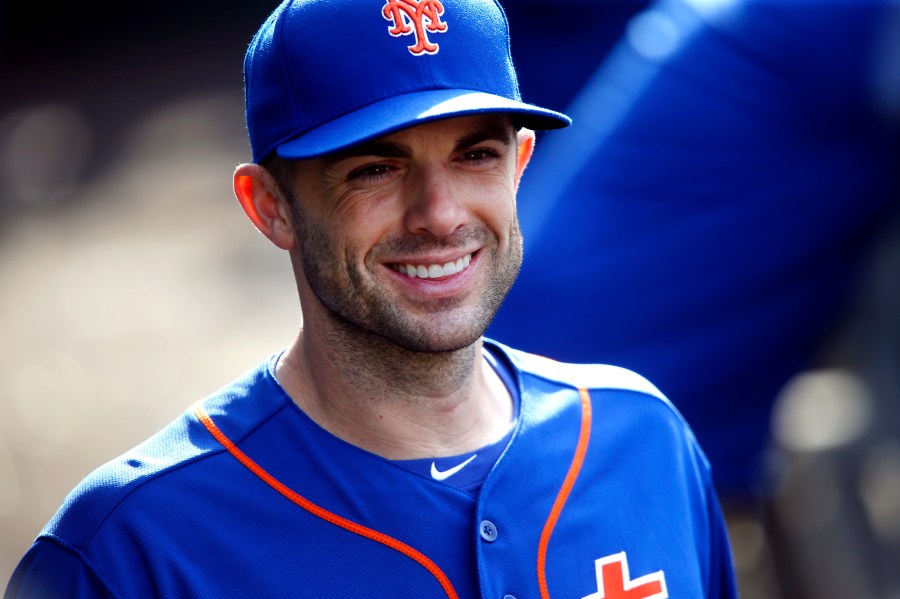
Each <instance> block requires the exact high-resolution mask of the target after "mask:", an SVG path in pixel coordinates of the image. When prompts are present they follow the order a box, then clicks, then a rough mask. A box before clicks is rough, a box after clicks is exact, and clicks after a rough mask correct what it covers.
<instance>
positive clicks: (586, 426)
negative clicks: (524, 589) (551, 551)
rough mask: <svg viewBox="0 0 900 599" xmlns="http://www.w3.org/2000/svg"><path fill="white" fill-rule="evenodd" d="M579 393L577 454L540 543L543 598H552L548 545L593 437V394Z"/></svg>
mask: <svg viewBox="0 0 900 599" xmlns="http://www.w3.org/2000/svg"><path fill="white" fill-rule="evenodd" d="M578 394H579V395H580V396H581V431H580V432H579V433H578V445H576V446H575V456H574V457H573V458H572V463H571V464H570V465H569V472H568V473H567V474H566V478H565V480H564V481H563V484H562V487H561V488H560V490H559V494H557V496H556V501H554V502H553V509H551V510H550V516H549V517H548V518H547V522H546V523H545V524H544V530H543V532H541V542H540V544H539V545H538V559H537V575H538V586H539V587H540V590H541V599H550V591H549V590H548V589H547V545H549V544H550V535H552V534H553V528H554V527H555V526H556V521H557V520H559V515H560V513H562V509H563V506H564V505H565V503H566V500H567V499H568V498H569V493H571V491H572V487H573V486H574V485H575V479H576V478H578V473H579V472H580V471H581V465H582V464H583V463H584V455H585V454H586V453H587V446H588V440H589V439H590V438H591V396H590V394H589V393H588V392H587V389H579V390H578Z"/></svg>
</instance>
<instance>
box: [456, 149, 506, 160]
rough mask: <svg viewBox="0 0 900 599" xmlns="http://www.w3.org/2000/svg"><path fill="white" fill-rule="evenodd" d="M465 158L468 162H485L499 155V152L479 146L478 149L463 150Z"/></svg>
mask: <svg viewBox="0 0 900 599" xmlns="http://www.w3.org/2000/svg"><path fill="white" fill-rule="evenodd" d="M462 156H463V160H466V161H467V162H484V161H486V160H492V159H494V158H497V157H498V154H497V152H495V151H494V150H491V149H489V148H479V149H477V150H467V151H465V152H463V155H462Z"/></svg>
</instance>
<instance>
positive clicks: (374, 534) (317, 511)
mask: <svg viewBox="0 0 900 599" xmlns="http://www.w3.org/2000/svg"><path fill="white" fill-rule="evenodd" d="M194 414H195V415H196V416H197V418H199V419H200V422H201V423H202V424H203V426H205V427H206V429H207V430H208V431H209V432H210V434H211V435H212V436H213V437H215V438H216V441H218V442H219V443H221V444H222V446H223V447H225V449H227V450H228V453H230V454H231V455H232V456H234V457H235V458H236V459H237V460H238V461H239V462H240V463H241V464H243V465H244V466H246V467H247V468H248V469H250V471H251V472H253V474H255V475H256V476H258V477H259V478H261V479H262V480H263V481H264V482H265V483H266V484H268V485H269V486H270V487H272V488H273V489H275V490H276V491H278V492H279V493H281V494H282V495H284V496H285V497H287V498H288V499H290V500H291V501H293V502H294V503H296V504H297V505H298V506H300V507H301V508H303V509H304V510H306V511H307V512H309V513H311V514H312V515H314V516H318V517H319V518H321V519H322V520H325V521H326V522H330V523H331V524H334V525H336V526H340V527H341V528H343V529H346V530H349V531H350V532H352V533H356V534H358V535H360V536H361V537H365V538H367V539H371V540H373V541H377V542H378V543H381V544H382V545H386V546H388V547H390V548H391V549H394V550H395V551H399V552H400V553H402V554H403V555H405V556H406V557H408V558H410V559H413V560H415V561H416V562H418V563H419V565H421V566H422V567H424V568H425V569H426V570H428V571H429V572H430V573H431V574H432V576H434V577H435V578H436V579H437V581H438V582H439V583H440V585H441V588H442V589H444V592H445V593H446V594H447V597H448V598H449V599H459V596H458V595H457V594H456V590H455V589H454V588H453V585H452V584H451V583H450V579H449V578H447V575H446V574H444V572H443V571H442V570H441V569H440V568H439V567H438V565H437V564H435V563H434V562H433V561H431V560H430V559H428V558H427V557H426V556H425V555H424V554H422V553H420V552H419V551H416V550H415V549H413V548H412V547H410V546H409V545H407V544H406V543H403V542H402V541H398V540H397V539H395V538H393V537H390V536H388V535H386V534H383V533H380V532H378V531H377V530H372V529H371V528H366V527H365V526H362V525H361V524H357V523H356V522H353V521H351V520H347V519H346V518H342V517H341V516H338V515H337V514H334V513H332V512H329V511H328V510H326V509H324V508H321V507H319V506H318V505H316V504H314V503H313V502H311V501H309V500H308V499H306V498H304V497H302V496H301V495H299V494H297V493H295V492H294V491H292V490H291V489H290V488H288V487H287V486H286V485H284V484H283V483H282V482H281V481H279V480H278V479H277V478H275V477H274V476H272V475H271V474H269V473H268V472H266V471H265V470H264V469H263V467H262V466H260V465H259V464H257V463H256V462H254V461H253V460H252V459H250V457H249V456H248V455H247V454H245V453H244V452H243V451H241V450H240V449H238V448H237V446H236V445H235V444H234V443H232V441H231V439H229V438H228V437H227V436H225V433H223V432H222V431H221V430H220V429H219V427H217V426H216V425H215V423H214V422H213V421H212V418H210V416H209V414H207V413H206V411H205V410H204V409H203V406H202V405H200V404H199V403H198V404H196V405H195V406H194Z"/></svg>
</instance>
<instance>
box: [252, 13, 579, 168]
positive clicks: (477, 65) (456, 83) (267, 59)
mask: <svg viewBox="0 0 900 599" xmlns="http://www.w3.org/2000/svg"><path fill="white" fill-rule="evenodd" d="M244 94H245V100H246V110H247V129H248V131H249V134H250V147H251V150H252V153H253V160H254V161H255V162H260V161H261V160H263V159H264V158H266V157H267V156H269V155H270V154H271V153H273V152H275V153H277V154H278V156H281V157H282V158H287V159H303V158H314V157H316V156H321V155H324V154H328V153H331V152H335V151H338V150H341V149H344V148H346V147H349V146H352V145H355V144H358V143H360V142H363V141H366V140H370V139H373V138H376V137H381V136H383V135H386V134H388V133H391V132H394V131H398V130H400V129H405V128H407V127H411V126H414V125H419V124H422V123H425V122H428V121H433V120H437V119H443V118H448V117H454V116H463V115H471V114H480V113H490V112H499V113H508V114H509V115H510V116H511V117H512V118H513V121H514V122H515V124H516V125H520V126H524V127H528V128H530V129H536V130H541V129H558V128H562V127H566V126H568V125H569V124H571V120H570V119H569V117H567V116H566V115H564V114H561V113H559V112H554V111H552V110H547V109H545V108H540V107H538V106H533V105H531V104H526V103H524V102H522V99H521V95H520V93H519V85H518V82H517V80H516V72H515V69H514V67H513V63H512V58H511V56H510V51H509V30H508V25H507V22H506V16H505V14H504V13H503V10H502V9H501V8H500V6H499V5H498V4H497V3H496V2H495V1H494V0H440V1H438V0H285V1H284V2H282V3H281V4H280V5H279V6H278V8H276V9H275V11H274V12H273V13H272V14H271V15H270V16H269V18H268V19H267V20H266V22H265V23H264V24H263V26H262V27H261V28H260V30H259V31H258V32H257V33H256V36H255V37H254V38H253V41H252V42H251V43H250V47H249V48H248V50H247V54H246V57H245V59H244Z"/></svg>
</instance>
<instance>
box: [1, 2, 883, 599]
mask: <svg viewBox="0 0 900 599" xmlns="http://www.w3.org/2000/svg"><path fill="white" fill-rule="evenodd" d="M374 1H376V3H377V0H374ZM503 4H504V6H505V7H506V8H507V12H508V16H509V20H510V28H511V31H512V47H513V54H514V58H515V60H516V63H517V67H518V70H519V76H520V83H521V86H522V91H523V95H524V97H525V99H526V100H530V101H533V102H536V103H541V104H543V105H546V106H548V107H551V108H555V109H559V110H564V111H567V112H569V113H570V114H572V115H573V116H574V117H575V121H576V126H575V127H573V128H572V129H570V130H566V131H560V132H552V133H548V134H541V135H540V136H539V139H538V150H537V154H536V156H535V159H534V161H533V163H532V165H531V167H529V170H528V173H527V174H526V176H525V183H524V186H523V190H522V191H523V193H522V197H521V198H520V204H521V214H522V226H523V231H524V233H525V235H526V258H525V269H524V270H523V273H522V278H521V279H520V281H519V282H518V283H517V284H516V286H515V287H514V290H513V293H512V294H511V296H510V298H509V301H508V302H507V304H505V305H504V307H503V309H502V310H501V313H500V315H499V316H498V319H497V321H496V322H495V324H494V325H493V326H492V329H491V331H490V334H491V336H493V337H495V338H498V339H500V340H501V341H505V342H509V343H510V344H512V345H515V346H519V347H522V348H523V349H529V350H531V351H535V352H538V353H542V354H544V355H547V356H549V357H553V358H557V359H566V360H572V361H581V362H588V361H603V362H608V363H613V364H618V365H622V366H626V367H630V368H633V369H635V370H637V371H639V372H641V373H642V374H644V375H646V376H648V377H649V378H650V379H651V380H653V381H654V382H655V383H657V385H658V386H659V387H660V388H661V389H662V390H663V391H664V392H665V393H666V394H667V395H669V397H670V398H671V399H672V400H673V402H674V403H675V404H676V406H678V407H679V409H681V411H682V412H683V413H684V414H685V416H686V418H687V419H688V421H689V422H690V423H691V425H692V426H693V427H694V429H695V432H696V433H697V436H698V438H699V439H700V441H701V444H702V445H703V447H704V449H705V450H706V452H707V454H708V455H709V457H710V460H711V462H712V463H713V466H714V474H715V476H716V480H717V485H718V487H719V491H720V495H721V497H722V499H723V503H724V504H725V507H726V510H727V512H728V519H729V526H730V530H731V536H732V543H733V545H734V551H735V557H736V562H737V567H738V574H739V581H740V586H741V590H742V596H743V597H745V599H761V598H764V597H765V598H767V599H778V598H780V597H784V598H790V599H804V598H806V599H831V598H832V597H834V598H835V599H837V598H838V597H840V598H842V599H846V598H847V597H853V598H854V599H869V598H873V599H897V598H900V582H898V576H900V574H898V573H900V413H898V412H900V408H898V405H900V384H898V374H900V349H898V345H900V343H898V341H900V317H898V306H900V289H898V287H900V247H898V246H900V235H898V233H897V232H898V231H900V228H898V226H897V221H896V219H897V208H898V205H900V197H898V195H897V189H898V187H897V176H898V170H900V168H898V166H900V160H898V150H897V147H898V140H900V137H898V134H897V123H898V121H900V118H898V115H900V6H898V5H900V0H844V1H843V2H837V1H832V0H809V1H806V2H798V1H797V0H765V1H744V0H665V1H654V2H650V1H649V0H558V1H557V0H554V2H552V3H547V2H539V1H537V0H506V2H503ZM274 5H275V2H274V1H271V0H267V1H266V2H246V1H241V0H219V1H216V2H213V1H211V0H193V1H191V0H184V1H182V2H178V3H176V2H165V1H163V2H157V3H153V4H147V3H144V4H138V5H127V7H126V6H123V5H122V4H121V3H116V4H114V3H111V2H110V3H104V2H95V3H92V4H91V6H90V9H89V10H88V8H87V7H85V6H83V5H78V4H76V3H58V5H54V4H49V5H48V4H47V3H43V4H40V5H39V4H34V3H28V2H25V1H24V0H18V1H10V0H0V66H2V72H3V74H4V81H3V85H2V89H3V92H4V93H2V94H0V338H2V339H3V341H4V342H3V343H2V345H0V375H2V376H0V585H2V584H5V581H6V580H7V579H8V577H9V574H10V573H11V572H12V569H13V568H14V567H15V564H16V563H17V561H18V559H19V558H20V557H21V555H22V554H23V553H24V551H25V550H26V549H27V547H28V546H29V544H30V543H31V540H32V539H33V537H34V536H35V535H36V533H37V532H38V531H39V530H40V528H41V527H42V526H43V524H44V523H45V522H46V521H47V520H48V519H49V518H50V517H51V516H52V514H53V513H54V511H55V510H56V508H57V507H58V506H59V504H60V503H61V502H62V500H63V498H64V496H65V494H66V493H67V492H68V491H69V490H70V489H71V488H72V487H73V486H74V485H75V484H76V483H77V482H78V481H79V480H80V479H81V478H82V477H83V476H84V475H85V474H87V473H88V472H89V471H91V470H92V469H93V468H95V467H96V466H97V465H99V464H101V463H103V462H105V461H107V460H109V459H111V458H113V457H115V456H117V455H119V454H120V453H122V452H124V451H125V450H127V449H128V448H130V447H132V446H134V445H135V444H136V443H138V442H140V441H141V440H143V439H144V438H146V437H147V436H148V435H150V434H152V433H153V432H155V431H156V430H157V429H159V428H160V427H161V426H163V425H164V424H166V423H167V422H168V421H170V420H171V419H173V418H174V417H176V416H177V415H178V414H179V413H180V412H181V411H183V410H184V409H185V408H186V407H187V406H189V405H190V404H191V403H192V402H193V401H195V400H196V399H198V398H200V397H202V396H205V395H206V394H208V393H209V392H211V391H213V390H215V389H216V388H218V387H219V386H221V385H223V384H225V383H227V382H228V381H230V380H231V379H233V378H234V377H236V376H238V375H240V374H242V373H243V372H244V371H245V370H246V369H248V368H249V367H251V366H252V365H254V364H256V363H257V362H259V361H260V360H261V359H262V358H264V357H265V356H267V355H268V354H269V353H271V352H274V351H277V350H278V349H280V348H281V347H283V346H284V345H286V344H287V343H288V342H289V341H290V339H291V337H292V336H293V334H294V332H295V330H296V326H297V324H298V322H299V313H298V308H297V303H296V300H295V290H294V287H293V284H292V282H291V281H292V279H291V275H290V270H289V265H288V261H287V257H286V256H284V255H283V254H282V253H281V252H279V251H277V250H276V249H275V248H273V247H272V246H271V245H270V244H269V243H267V242H266V241H265V239H264V238H263V237H262V236H261V235H259V234H258V233H257V232H256V231H255V230H254V229H253V227H252V226H251V225H250V223H249V221H248V220H247V219H246V217H245V216H244V215H243V213H242V211H241V210H240V208H239V207H238V205H237V203H236V201H234V199H233V195H232V192H231V176H230V175H231V169H232V168H233V167H234V166H235V165H236V164H238V163H240V162H242V161H246V160H248V159H249V149H248V144H247V140H246V132H245V130H244V125H243V106H242V89H241V60H242V57H243V52H244V50H245V48H246V46H247V44H248V43H249V41H250V38H251V36H252V34H253V33H254V31H255V30H256V28H257V27H258V25H259V24H260V23H261V22H262V20H263V19H264V18H265V16H266V15H267V14H268V13H269V11H270V10H271V9H272V8H273V7H274ZM523 322H526V323H528V325H527V326H523V325H522V323H523Z"/></svg>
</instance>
